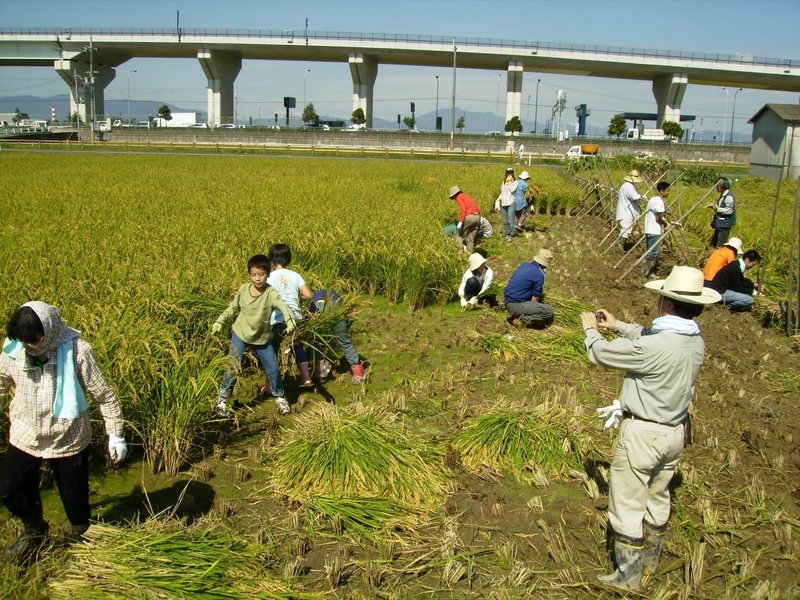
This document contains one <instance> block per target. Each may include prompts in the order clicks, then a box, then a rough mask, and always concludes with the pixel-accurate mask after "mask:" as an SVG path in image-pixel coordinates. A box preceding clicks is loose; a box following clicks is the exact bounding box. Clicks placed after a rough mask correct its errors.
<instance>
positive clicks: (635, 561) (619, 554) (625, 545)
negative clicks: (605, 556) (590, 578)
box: [598, 534, 644, 590]
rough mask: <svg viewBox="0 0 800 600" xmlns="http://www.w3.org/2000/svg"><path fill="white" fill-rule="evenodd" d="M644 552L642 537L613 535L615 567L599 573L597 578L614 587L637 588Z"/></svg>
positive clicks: (639, 581) (640, 577) (640, 576)
mask: <svg viewBox="0 0 800 600" xmlns="http://www.w3.org/2000/svg"><path fill="white" fill-rule="evenodd" d="M643 554H644V538H630V537H628V536H626V535H621V534H616V535H615V536H614V560H615V562H616V563H617V569H616V571H614V572H613V573H611V574H609V575H600V576H598V579H599V580H600V581H601V582H602V583H604V584H606V585H610V586H612V587H615V588H620V589H623V590H638V589H639V584H640V583H641V581H642V563H643Z"/></svg>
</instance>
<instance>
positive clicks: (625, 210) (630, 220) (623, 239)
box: [615, 169, 644, 252]
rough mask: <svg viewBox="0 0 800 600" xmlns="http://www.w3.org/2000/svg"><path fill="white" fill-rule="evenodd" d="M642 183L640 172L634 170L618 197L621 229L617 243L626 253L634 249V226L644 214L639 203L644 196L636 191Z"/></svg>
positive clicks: (625, 178) (618, 219)
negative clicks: (632, 238)
mask: <svg viewBox="0 0 800 600" xmlns="http://www.w3.org/2000/svg"><path fill="white" fill-rule="evenodd" d="M642 181H644V179H642V177H641V175H639V171H637V170H636V169H633V170H632V171H631V172H630V173H628V174H627V175H625V177H624V181H623V182H622V185H621V186H620V188H619V194H618V195H617V213H616V217H615V218H616V220H617V226H618V227H619V238H617V243H619V245H620V247H621V248H622V249H623V250H624V251H625V252H627V251H628V250H630V249H631V248H632V247H633V242H631V240H630V238H631V232H632V231H633V224H634V223H636V220H637V219H638V218H639V216H640V215H641V214H642V212H641V210H640V209H639V202H640V201H641V200H643V199H644V196H642V195H641V194H640V193H639V190H637V189H636V184H637V183H641V182H642Z"/></svg>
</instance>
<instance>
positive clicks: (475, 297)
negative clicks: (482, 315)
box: [469, 296, 478, 306]
mask: <svg viewBox="0 0 800 600" xmlns="http://www.w3.org/2000/svg"><path fill="white" fill-rule="evenodd" d="M469 303H470V304H471V305H472V306H478V297H477V296H473V297H472V298H470V299H469Z"/></svg>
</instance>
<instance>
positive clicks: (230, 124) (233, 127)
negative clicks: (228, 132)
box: [219, 123, 236, 129]
mask: <svg viewBox="0 0 800 600" xmlns="http://www.w3.org/2000/svg"><path fill="white" fill-rule="evenodd" d="M219 128H220V129H236V125H234V124H233V123H223V124H222V125H220V126H219Z"/></svg>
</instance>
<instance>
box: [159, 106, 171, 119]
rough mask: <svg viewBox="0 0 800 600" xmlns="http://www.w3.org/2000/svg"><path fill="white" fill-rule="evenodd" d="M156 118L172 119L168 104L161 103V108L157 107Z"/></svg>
mask: <svg viewBox="0 0 800 600" xmlns="http://www.w3.org/2000/svg"><path fill="white" fill-rule="evenodd" d="M158 118H159V119H164V120H165V121H172V111H171V110H170V109H169V106H167V105H166V104H162V105H161V108H159V109H158Z"/></svg>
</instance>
